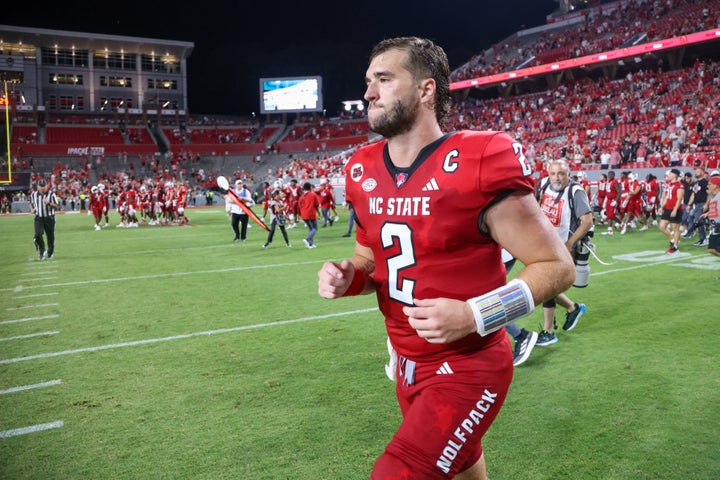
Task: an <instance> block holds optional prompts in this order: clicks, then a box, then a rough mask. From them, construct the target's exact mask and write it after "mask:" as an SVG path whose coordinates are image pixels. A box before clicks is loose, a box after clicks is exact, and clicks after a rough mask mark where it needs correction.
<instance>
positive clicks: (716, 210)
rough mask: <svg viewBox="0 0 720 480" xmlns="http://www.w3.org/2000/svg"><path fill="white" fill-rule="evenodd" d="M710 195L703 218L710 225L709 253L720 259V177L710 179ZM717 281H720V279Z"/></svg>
mask: <svg viewBox="0 0 720 480" xmlns="http://www.w3.org/2000/svg"><path fill="white" fill-rule="evenodd" d="M708 193H709V194H710V201H709V202H708V204H707V205H708V209H707V212H706V213H704V214H702V215H701V218H702V219H703V220H704V221H706V222H708V224H709V225H708V226H709V229H710V235H709V237H710V240H709V241H708V253H709V254H710V255H715V256H716V257H720V175H715V176H712V177H710V180H709V181H708ZM717 279H718V280H720V277H717Z"/></svg>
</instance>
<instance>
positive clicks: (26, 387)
mask: <svg viewBox="0 0 720 480" xmlns="http://www.w3.org/2000/svg"><path fill="white" fill-rule="evenodd" d="M61 383H62V380H50V381H49V382H43V383H36V384H34V385H23V386H22V387H13V388H8V389H7V390H0V395H4V394H6V393H15V392H22V391H25V390H32V389H33V388H45V387H52V386H54V385H60V384H61Z"/></svg>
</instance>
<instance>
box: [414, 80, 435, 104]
mask: <svg viewBox="0 0 720 480" xmlns="http://www.w3.org/2000/svg"><path fill="white" fill-rule="evenodd" d="M436 89H437V85H436V83H435V80H434V79H432V78H425V79H423V80H421V81H420V84H419V85H418V90H419V91H420V101H421V102H423V103H429V104H432V103H433V102H434V101H435V91H436Z"/></svg>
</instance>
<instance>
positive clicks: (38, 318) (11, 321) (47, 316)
mask: <svg viewBox="0 0 720 480" xmlns="http://www.w3.org/2000/svg"><path fill="white" fill-rule="evenodd" d="M59 316H60V315H55V314H53V315H43V316H42V317H26V318H18V319H15V320H4V321H2V322H0V325H7V324H9V323H21V322H32V321H33V320H47V319H49V318H58V317H59Z"/></svg>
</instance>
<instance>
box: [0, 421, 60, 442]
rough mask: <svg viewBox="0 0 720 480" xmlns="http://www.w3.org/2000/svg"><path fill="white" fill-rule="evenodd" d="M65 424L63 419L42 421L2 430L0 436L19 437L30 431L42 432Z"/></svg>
mask: <svg viewBox="0 0 720 480" xmlns="http://www.w3.org/2000/svg"><path fill="white" fill-rule="evenodd" d="M63 425H64V424H63V422H62V420H58V421H57V422H50V423H41V424H39V425H31V426H29V427H24V428H16V429H14V430H5V431H4V432H0V438H10V437H17V436H18V435H25V434H28V433H35V432H41V431H43V430H51V429H53V428H60V427H62V426H63Z"/></svg>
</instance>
